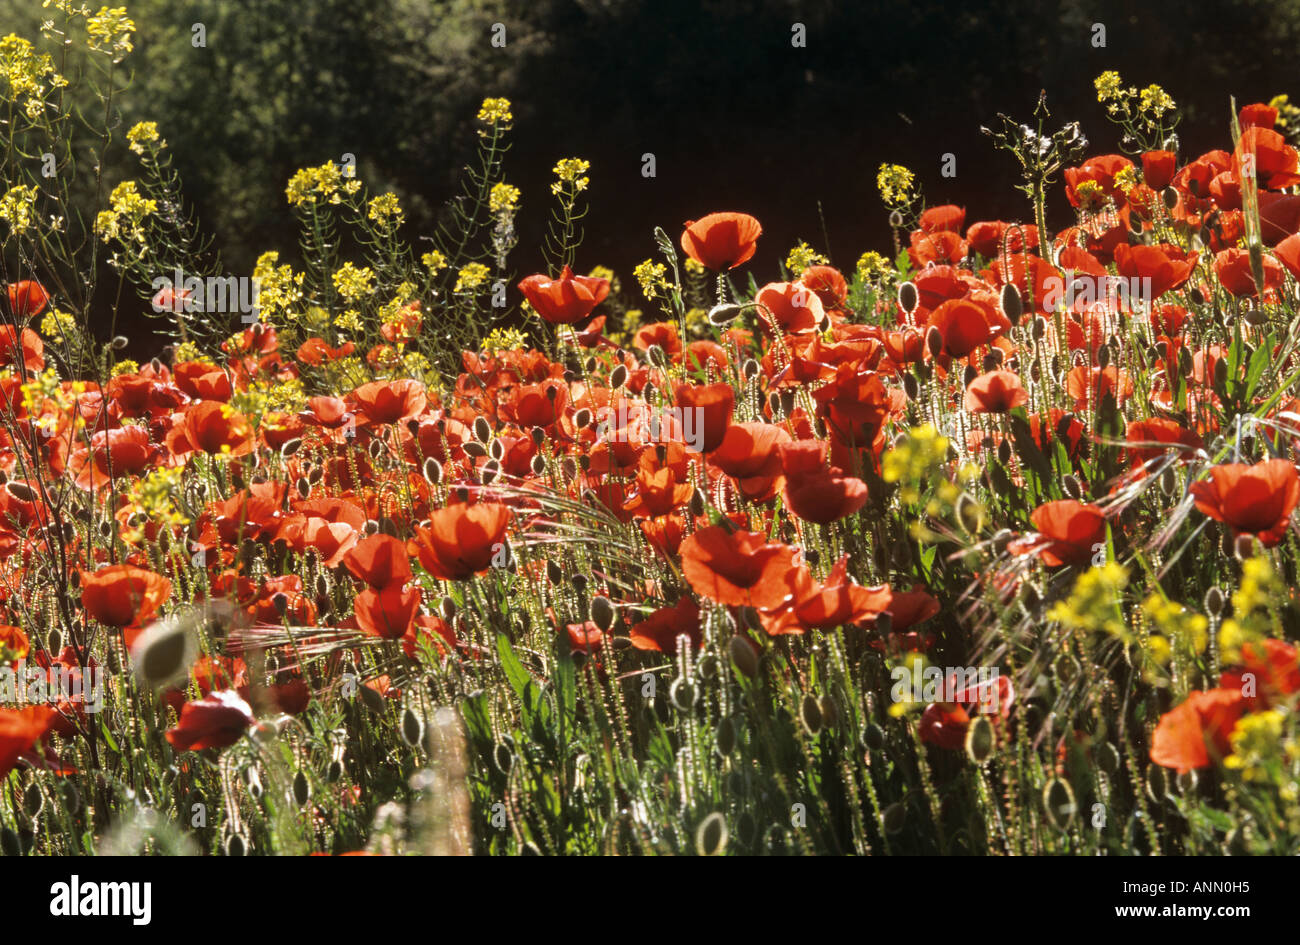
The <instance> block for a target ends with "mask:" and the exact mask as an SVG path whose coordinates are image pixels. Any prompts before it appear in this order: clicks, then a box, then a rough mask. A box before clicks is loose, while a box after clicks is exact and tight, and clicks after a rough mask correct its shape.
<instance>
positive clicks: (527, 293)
mask: <svg viewBox="0 0 1300 945" xmlns="http://www.w3.org/2000/svg"><path fill="white" fill-rule="evenodd" d="M519 291H520V292H522V293H523V294H524V298H526V299H528V304H529V305H531V306H532V307H533V308H534V309H536V310H537V314H538V315H541V316H542V318H544V319H546V321H548V322H550V323H551V324H553V325H571V324H573V323H574V322H577V321H581V320H582V319H584V318H586V317H587V316H588V315H590V314H591V310H592V309H594V308H595V307H596V306H597V305H599V304H600V303H601V302H603V301H605V297H606V296H608V295H609V280H608V279H598V278H596V277H595V276H575V275H574V274H573V270H572V269H570V268H569V267H568V266H565V267H564V269H563V271H561V272H560V274H559V276H557V277H556V278H554V279H552V278H550V277H549V276H546V275H543V274H541V273H536V274H534V275H531V276H528V277H527V278H526V279H523V280H522V281H521V282H520V283H519Z"/></svg>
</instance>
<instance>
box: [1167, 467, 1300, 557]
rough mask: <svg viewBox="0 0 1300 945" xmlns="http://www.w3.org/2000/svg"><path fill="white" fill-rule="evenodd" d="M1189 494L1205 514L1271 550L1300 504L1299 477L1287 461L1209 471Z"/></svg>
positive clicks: (1218, 468) (1195, 483)
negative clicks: (1254, 538)
mask: <svg viewBox="0 0 1300 945" xmlns="http://www.w3.org/2000/svg"><path fill="white" fill-rule="evenodd" d="M1191 493H1192V497H1193V498H1194V499H1195V500H1196V507H1197V508H1198V509H1200V510H1201V511H1202V512H1203V513H1204V514H1206V515H1208V516H1209V517H1210V518H1212V519H1214V520H1215V521H1216V522H1223V523H1224V524H1225V525H1229V526H1231V527H1232V529H1233V531H1234V532H1236V533H1237V534H1242V535H1254V536H1255V537H1256V538H1258V539H1259V540H1260V541H1261V542H1262V543H1263V544H1264V546H1265V547H1268V548H1271V547H1273V546H1274V545H1276V544H1278V543H1279V542H1280V541H1281V540H1282V537H1283V536H1284V535H1285V534H1286V530H1287V526H1288V525H1289V524H1290V523H1291V513H1292V512H1294V511H1295V507H1296V503H1297V502H1300V473H1298V472H1297V471H1296V467H1295V464H1294V463H1292V462H1291V461H1290V460H1286V459H1269V460H1265V461H1263V462H1260V463H1256V464H1255V465H1253V466H1251V465H1249V464H1246V463H1226V464H1224V465H1222V466H1212V467H1210V470H1209V479H1202V480H1201V481H1199V482H1194V483H1192V487H1191Z"/></svg>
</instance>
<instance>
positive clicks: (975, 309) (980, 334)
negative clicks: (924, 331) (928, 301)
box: [929, 299, 994, 358]
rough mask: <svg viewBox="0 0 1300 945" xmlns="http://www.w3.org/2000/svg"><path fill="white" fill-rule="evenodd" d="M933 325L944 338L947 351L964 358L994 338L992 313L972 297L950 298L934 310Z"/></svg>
mask: <svg viewBox="0 0 1300 945" xmlns="http://www.w3.org/2000/svg"><path fill="white" fill-rule="evenodd" d="M929 325H930V327H931V328H934V329H937V330H938V332H939V337H940V338H941V339H942V340H943V353H944V354H946V355H948V356H949V357H953V358H964V357H966V355H968V354H970V353H971V352H972V351H974V350H975V349H976V348H978V347H980V346H981V345H986V344H988V343H989V342H990V341H991V340H993V334H994V330H993V327H992V326H991V325H990V324H989V319H988V312H987V311H986V310H985V308H984V307H983V306H981V305H977V304H976V303H975V302H971V301H969V300H968V299H949V300H948V301H947V302H944V303H943V304H942V305H940V306H939V307H938V308H936V309H935V310H934V311H933V312H931V313H930V321H929Z"/></svg>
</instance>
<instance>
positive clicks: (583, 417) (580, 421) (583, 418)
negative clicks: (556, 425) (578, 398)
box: [573, 407, 591, 429]
mask: <svg viewBox="0 0 1300 945" xmlns="http://www.w3.org/2000/svg"><path fill="white" fill-rule="evenodd" d="M573 423H574V425H575V426H576V427H578V429H582V428H584V427H586V426H587V425H588V424H590V423H591V411H590V410H588V409H587V408H586V407H583V408H582V409H581V410H579V411H578V412H577V413H575V414H574V415H573Z"/></svg>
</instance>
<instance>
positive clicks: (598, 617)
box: [591, 596, 617, 633]
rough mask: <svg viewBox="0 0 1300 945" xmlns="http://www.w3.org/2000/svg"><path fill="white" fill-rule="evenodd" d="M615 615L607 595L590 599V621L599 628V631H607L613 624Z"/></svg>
mask: <svg viewBox="0 0 1300 945" xmlns="http://www.w3.org/2000/svg"><path fill="white" fill-rule="evenodd" d="M616 616H617V614H616V613H615V612H614V605H613V604H612V603H611V602H610V599H609V598H608V597H603V596H602V597H593V598H592V599H591V622H592V623H594V624H595V625H596V626H597V627H599V628H600V632H601V633H608V632H609V628H610V627H612V626H614V618H615V617H616Z"/></svg>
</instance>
